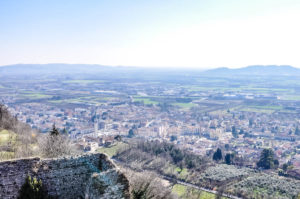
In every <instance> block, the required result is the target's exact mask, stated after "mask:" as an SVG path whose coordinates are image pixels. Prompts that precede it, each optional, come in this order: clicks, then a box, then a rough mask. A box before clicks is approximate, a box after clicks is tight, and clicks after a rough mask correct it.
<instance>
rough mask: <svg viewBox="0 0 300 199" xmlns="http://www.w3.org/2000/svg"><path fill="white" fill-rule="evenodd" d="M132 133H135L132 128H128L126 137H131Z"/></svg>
mask: <svg viewBox="0 0 300 199" xmlns="http://www.w3.org/2000/svg"><path fill="white" fill-rule="evenodd" d="M134 135H135V134H134V131H133V129H130V130H129V131H128V137H130V138H132V137H133V136H134Z"/></svg>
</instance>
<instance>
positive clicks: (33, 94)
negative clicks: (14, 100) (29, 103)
mask: <svg viewBox="0 0 300 199" xmlns="http://www.w3.org/2000/svg"><path fill="white" fill-rule="evenodd" d="M23 96H24V97H25V98H29V99H46V98H50V97H51V96H50V95H44V94H40V93H32V94H24V95H23Z"/></svg>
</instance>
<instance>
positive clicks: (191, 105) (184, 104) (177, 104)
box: [172, 103, 196, 109]
mask: <svg viewBox="0 0 300 199" xmlns="http://www.w3.org/2000/svg"><path fill="white" fill-rule="evenodd" d="M172 105H174V106H179V107H180V108H183V109H189V108H192V107H194V106H196V104H193V103H172Z"/></svg>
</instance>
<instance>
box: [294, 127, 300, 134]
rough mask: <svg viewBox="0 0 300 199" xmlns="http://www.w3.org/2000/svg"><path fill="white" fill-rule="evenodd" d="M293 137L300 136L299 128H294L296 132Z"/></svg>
mask: <svg viewBox="0 0 300 199" xmlns="http://www.w3.org/2000/svg"><path fill="white" fill-rule="evenodd" d="M295 135H300V129H299V127H298V126H297V127H296V130H295Z"/></svg>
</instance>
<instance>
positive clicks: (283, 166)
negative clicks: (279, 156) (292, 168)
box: [282, 163, 289, 172]
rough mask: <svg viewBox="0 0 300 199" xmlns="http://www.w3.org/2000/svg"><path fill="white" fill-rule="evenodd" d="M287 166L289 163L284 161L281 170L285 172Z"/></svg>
mask: <svg viewBox="0 0 300 199" xmlns="http://www.w3.org/2000/svg"><path fill="white" fill-rule="evenodd" d="M288 167H289V165H288V164H286V163H284V164H283V165H282V170H283V171H284V172H286V171H287V169H288Z"/></svg>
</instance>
